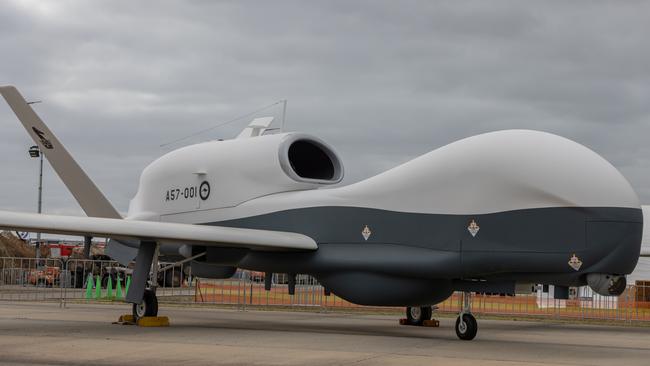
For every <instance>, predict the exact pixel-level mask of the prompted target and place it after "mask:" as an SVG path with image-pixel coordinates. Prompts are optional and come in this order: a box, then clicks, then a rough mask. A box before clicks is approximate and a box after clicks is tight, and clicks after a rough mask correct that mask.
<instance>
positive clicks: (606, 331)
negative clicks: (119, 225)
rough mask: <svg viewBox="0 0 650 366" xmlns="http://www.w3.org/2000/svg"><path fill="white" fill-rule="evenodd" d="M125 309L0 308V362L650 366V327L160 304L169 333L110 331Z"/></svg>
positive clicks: (78, 306) (120, 328) (125, 328)
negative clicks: (402, 320)
mask: <svg viewBox="0 0 650 366" xmlns="http://www.w3.org/2000/svg"><path fill="white" fill-rule="evenodd" d="M129 312H130V307H129V306H128V305H91V304H69V305H68V306H67V308H60V307H59V305H58V304H53V303H18V302H12V303H0V364H3V365H49V364H52V365H62V364H65V365H68V364H70V365H89V364H91V365H177V364H181V363H182V364H187V365H208V364H210V365H214V364H218V365H358V366H364V365H432V364H436V365H496V364H499V365H522V364H525V365H549V364H552V365H612V364H619V365H648V362H649V361H648V360H650V327H622V326H607V325H586V324H584V325H583V324H569V323H554V322H548V321H545V322H541V321H539V322H537V321H506V320H486V319H479V333H478V336H477V337H476V339H475V340H473V341H461V340H459V339H457V338H456V335H455V333H454V329H453V322H454V321H455V319H453V318H440V323H441V324H440V328H423V327H412V326H400V325H398V319H396V318H395V317H394V316H386V315H376V314H359V313H354V314H341V313H318V312H288V311H250V310H247V311H237V310H230V309H223V308H193V307H185V308H183V307H176V306H175V307H165V306H163V307H161V310H160V312H159V315H166V316H169V317H170V321H171V326H170V327H168V328H141V327H137V326H125V325H116V324H112V322H114V321H116V320H117V318H118V317H119V316H120V315H121V314H126V313H129Z"/></svg>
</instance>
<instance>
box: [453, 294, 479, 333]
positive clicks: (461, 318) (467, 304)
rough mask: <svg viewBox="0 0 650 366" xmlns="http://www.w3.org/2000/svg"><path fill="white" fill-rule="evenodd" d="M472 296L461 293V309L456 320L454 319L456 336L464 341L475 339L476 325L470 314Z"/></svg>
mask: <svg viewBox="0 0 650 366" xmlns="http://www.w3.org/2000/svg"><path fill="white" fill-rule="evenodd" d="M471 304H472V294H471V293H470V292H463V297H462V307H461V311H460V315H458V319H456V335H457V336H458V338H460V339H462V340H464V341H471V340H472V339H474V337H476V332H477V331H478V324H477V323H476V318H474V316H473V315H472V313H471Z"/></svg>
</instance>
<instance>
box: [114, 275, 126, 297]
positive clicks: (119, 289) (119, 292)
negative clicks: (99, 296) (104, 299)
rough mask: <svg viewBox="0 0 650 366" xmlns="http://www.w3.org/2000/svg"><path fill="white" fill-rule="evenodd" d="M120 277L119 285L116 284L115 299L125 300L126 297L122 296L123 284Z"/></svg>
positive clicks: (118, 279)
mask: <svg viewBox="0 0 650 366" xmlns="http://www.w3.org/2000/svg"><path fill="white" fill-rule="evenodd" d="M121 282H122V281H121V278H120V276H117V283H116V284H115V298H116V299H118V300H119V299H123V298H124V295H123V294H122V283H121Z"/></svg>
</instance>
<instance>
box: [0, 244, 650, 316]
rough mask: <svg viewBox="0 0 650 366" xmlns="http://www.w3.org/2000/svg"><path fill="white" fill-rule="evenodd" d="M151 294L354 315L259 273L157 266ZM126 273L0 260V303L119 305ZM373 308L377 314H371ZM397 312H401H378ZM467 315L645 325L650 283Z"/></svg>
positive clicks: (85, 265) (522, 300)
mask: <svg viewBox="0 0 650 366" xmlns="http://www.w3.org/2000/svg"><path fill="white" fill-rule="evenodd" d="M160 269H161V270H160V271H159V273H158V277H157V284H158V288H157V295H158V300H159V302H161V303H165V302H174V303H179V302H180V303H207V304H220V305H235V306H238V307H241V308H244V307H246V306H271V307H273V306H275V307H277V306H285V307H311V308H314V307H316V308H320V309H323V310H327V309H335V308H338V309H356V308H366V309H372V308H370V307H363V306H360V305H355V304H352V303H350V302H348V301H346V300H344V299H341V298H339V297H337V296H336V295H335V294H331V295H329V296H326V294H325V291H324V288H323V287H322V286H321V285H320V284H319V283H318V282H317V281H316V279H314V278H313V277H311V276H308V275H298V276H297V277H296V289H295V294H294V295H289V288H288V287H289V286H288V280H287V279H288V277H287V276H286V275H283V274H273V278H272V281H271V282H272V289H271V291H266V290H265V289H264V280H265V278H264V276H265V274H264V273H260V272H252V271H247V270H238V271H237V272H236V273H235V275H234V276H233V277H231V278H229V279H218V280H215V279H203V278H194V277H193V276H192V273H191V267H188V266H185V265H183V264H180V265H175V266H172V265H171V264H167V263H161V264H160ZM131 275H132V270H131V269H130V268H128V267H124V266H121V265H119V264H118V263H117V262H115V261H98V260H86V259H70V260H67V261H66V260H60V259H51V258H42V259H38V260H36V259H35V258H13V257H0V301H54V302H60V304H61V305H62V306H65V303H66V301H97V300H102V301H104V300H116V301H120V300H123V298H124V296H125V295H126V291H127V290H128V286H129V283H130V277H131ZM461 298H462V293H454V294H452V296H450V297H449V298H448V299H447V300H445V301H443V302H442V303H440V304H437V307H438V310H437V311H438V312H442V313H458V312H459V311H460V309H461ZM375 309H379V308H375ZM380 309H385V310H386V309H393V310H395V311H401V310H400V308H380ZM472 312H473V313H474V314H476V315H478V316H481V315H509V316H510V315H511V316H535V317H542V318H551V319H595V320H609V321H615V322H623V323H631V322H650V282H649V281H645V282H644V281H638V282H637V284H636V285H629V286H628V287H627V289H626V290H625V292H624V293H623V294H622V295H621V296H618V297H605V296H600V295H598V294H594V293H593V292H592V291H591V290H590V289H589V288H588V287H581V288H577V289H572V292H571V296H570V299H568V300H560V299H555V298H553V296H552V295H551V294H550V292H548V291H547V292H544V291H543V288H542V287H541V286H540V287H539V288H538V289H537V292H534V293H531V294H524V295H515V296H500V295H487V294H474V296H473V303H472Z"/></svg>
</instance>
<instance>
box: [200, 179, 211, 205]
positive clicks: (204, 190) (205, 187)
mask: <svg viewBox="0 0 650 366" xmlns="http://www.w3.org/2000/svg"><path fill="white" fill-rule="evenodd" d="M199 196H200V197H201V199H202V200H204V201H205V200H207V199H208V197H210V183H208V182H207V181H205V182H203V183H201V186H200V187H199Z"/></svg>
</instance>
